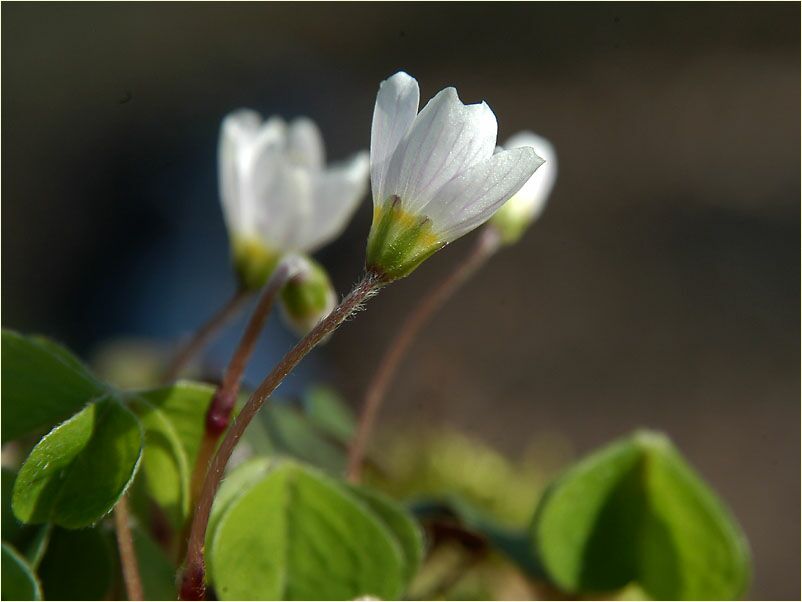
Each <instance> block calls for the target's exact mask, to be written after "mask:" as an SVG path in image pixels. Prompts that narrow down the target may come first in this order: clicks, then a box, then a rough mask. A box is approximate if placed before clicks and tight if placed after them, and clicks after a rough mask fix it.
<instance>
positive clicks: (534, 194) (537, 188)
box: [489, 132, 557, 245]
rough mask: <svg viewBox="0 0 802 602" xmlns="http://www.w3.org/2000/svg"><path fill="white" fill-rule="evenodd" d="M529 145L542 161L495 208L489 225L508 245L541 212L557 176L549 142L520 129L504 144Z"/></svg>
mask: <svg viewBox="0 0 802 602" xmlns="http://www.w3.org/2000/svg"><path fill="white" fill-rule="evenodd" d="M525 146H530V147H532V148H534V149H535V152H537V154H538V156H540V157H542V158H543V159H544V161H545V163H543V165H541V166H540V168H539V169H538V170H537V171H536V172H535V173H534V175H533V176H532V177H531V178H529V180H528V181H527V182H526V183H525V184H524V185H523V187H521V189H520V190H519V191H518V192H516V193H515V194H514V195H513V196H512V198H510V200H508V201H507V202H506V203H504V204H503V205H502V206H501V208H500V209H499V210H498V211H496V213H495V214H494V215H493V217H492V218H490V222H489V223H490V224H492V226H493V227H495V228H496V229H497V230H498V231H499V234H500V235H501V242H502V243H504V244H505V245H511V244H514V243H516V242H518V240H520V238H521V236H523V234H524V232H526V230H527V228H529V226H530V225H532V223H533V222H534V221H535V220H536V219H537V218H538V217H540V214H541V213H542V212H543V208H544V207H545V205H546V201H547V200H548V198H549V195H550V194H551V190H552V188H553V187H554V181H555V179H556V177H557V155H556V153H555V151H554V147H553V146H552V145H551V143H550V142H549V141H548V140H546V139H545V138H542V137H541V136H538V135H537V134H533V133H532V132H520V133H518V134H516V135H515V136H513V137H512V138H510V139H509V140H508V141H507V143H506V144H505V145H504V148H506V149H512V148H520V147H525Z"/></svg>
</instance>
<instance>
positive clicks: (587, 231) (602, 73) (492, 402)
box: [2, 2, 800, 599]
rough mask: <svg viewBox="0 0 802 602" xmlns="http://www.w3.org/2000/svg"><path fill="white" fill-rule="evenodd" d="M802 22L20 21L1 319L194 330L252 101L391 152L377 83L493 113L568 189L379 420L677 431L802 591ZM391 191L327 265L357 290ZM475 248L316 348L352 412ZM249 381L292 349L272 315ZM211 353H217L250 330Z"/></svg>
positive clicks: (6, 104) (344, 12)
mask: <svg viewBox="0 0 802 602" xmlns="http://www.w3.org/2000/svg"><path fill="white" fill-rule="evenodd" d="M799 48H800V7H799V5H798V4H796V3H782V4H772V3H766V2H764V3H759V4H749V3H732V4H730V3H711V4H697V3H689V4H651V3H650V4H636V3H624V4H608V3H605V4H569V3H557V4H540V3H533V4H523V3H522V4H502V3H491V4H483V3H470V4H455V3H448V4H436V3H424V4H403V3H393V4H378V3H377V4H372V3H353V4H351V3H349V4H334V3H329V4H316V3H298V4H287V3H281V4H256V3H244V4H235V3H226V4H216V3H200V4H188V3H186V4H185V3H181V4H169V3H152V4H151V3H149V4H134V3H132V4H94V3H70V4H67V3H63V4H62V3H56V4H48V3H38V2H37V3H4V4H3V6H2V51H3V52H2V68H3V72H2V84H3V96H2V110H3V122H2V123H3V140H2V151H3V163H2V181H3V188H2V192H3V209H2V217H3V220H2V235H3V243H2V251H3V256H2V257H3V258H2V268H3V269H2V285H3V295H2V301H3V309H4V310H5V312H4V315H3V325H4V326H9V327H14V328H18V329H20V330H23V331H28V332H42V333H47V334H50V335H52V336H54V337H56V338H58V339H61V340H62V341H64V342H65V343H66V344H68V345H69V346H71V347H73V348H74V349H76V350H78V351H79V352H81V353H82V354H84V355H88V354H91V353H93V351H94V350H95V349H97V346H98V344H99V343H101V342H102V341H105V340H108V339H110V338H114V337H121V336H126V337H150V338H156V339H158V340H161V341H170V340H173V339H174V338H175V337H176V336H178V335H180V334H182V333H186V332H187V331H188V330H189V329H191V328H192V327H193V326H195V325H197V324H198V323H199V322H200V320H202V319H203V318H204V317H206V316H207V315H208V314H209V313H210V312H211V311H212V310H213V309H214V308H215V307H216V306H217V305H219V304H220V303H221V302H222V301H223V300H224V299H225V298H226V296H227V295H228V294H229V293H230V291H231V288H232V286H233V282H232V278H231V275H230V272H229V270H228V258H227V243H226V238H225V231H224V228H223V223H222V220H221V218H220V210H219V205H218V197H217V188H216V173H215V168H216V144H217V132H218V127H219V122H220V119H221V118H222V116H223V115H224V114H225V113H226V112H227V111H229V110H231V109H234V108H237V107H240V106H249V107H252V108H255V109H257V110H260V111H262V112H263V113H266V114H270V113H280V114H283V115H285V116H288V117H292V116H296V115H302V114H308V115H310V116H312V117H313V118H314V119H316V120H317V121H318V123H319V124H320V126H321V129H322V131H323V133H324V136H325V138H326V141H327V144H328V149H329V155H330V157H332V158H335V159H337V158H343V157H345V156H346V155H348V154H350V153H351V152H353V151H355V150H358V149H360V148H367V146H368V145H369V132H370V119H371V112H372V107H373V102H374V99H375V93H376V90H377V86H378V83H379V81H380V80H381V79H383V78H385V77H387V76H389V75H391V74H392V73H393V72H395V71H396V70H398V69H405V70H407V71H408V72H409V73H411V74H412V75H414V76H415V77H416V78H417V79H418V80H419V82H420V84H421V88H422V97H423V98H422V99H423V100H425V99H428V98H430V97H431V96H432V95H434V94H435V93H436V92H437V91H438V90H439V89H441V88H443V87H445V86H447V85H455V86H456V87H457V88H458V90H459V92H460V95H461V97H462V98H463V100H465V101H466V102H476V101H479V100H482V99H484V100H487V101H488V102H489V104H490V106H491V107H492V108H493V109H494V111H495V112H496V115H497V116H498V119H499V126H500V138H501V139H502V140H504V139H505V138H507V137H508V136H510V135H511V134H513V133H515V132H516V131H518V130H520V129H524V128H527V129H533V130H535V131H537V132H539V133H541V134H543V135H545V136H547V137H548V138H550V139H551V140H552V141H553V142H554V143H555V145H556V147H557V149H558V153H559V157H560V175H559V179H558V183H557V187H556V189H555V192H554V194H553V197H552V200H551V203H550V206H549V207H548V209H547V211H546V212H545V214H544V216H543V218H542V221H541V222H540V223H538V224H537V225H536V227H535V228H533V229H532V231H531V232H529V233H528V235H527V236H526V237H525V239H524V240H523V241H522V242H521V243H520V244H519V245H517V246H516V247H514V248H510V249H508V250H505V251H504V252H503V253H501V254H500V255H499V256H498V257H497V258H495V259H494V260H493V262H492V263H491V264H490V265H488V266H487V267H486V268H485V269H484V270H483V271H482V272H481V273H480V274H479V275H478V276H477V277H476V278H475V279H474V280H473V281H472V282H471V283H469V284H468V286H467V287H466V288H465V290H464V292H463V293H462V294H461V295H459V296H458V297H457V298H455V299H454V300H452V301H451V302H450V303H449V305H448V307H447V308H445V309H444V311H442V313H441V314H440V315H439V316H438V318H437V320H436V322H435V323H433V324H432V325H431V326H430V327H429V328H428V330H427V332H426V333H425V335H424V336H423V337H422V338H421V339H420V340H419V341H418V342H417V344H416V346H415V349H414V351H413V354H412V355H411V357H410V358H409V359H408V361H407V362H406V363H405V366H404V373H403V376H402V378H401V379H400V380H399V382H398V383H397V384H396V386H395V387H394V388H393V390H392V393H391V395H390V397H389V399H388V407H387V408H386V412H385V414H384V418H385V420H386V421H388V422H392V421H394V420H395V421H402V422H405V423H407V424H409V423H413V424H424V423H425V424H436V423H444V424H448V425H453V426H456V427H458V428H461V429H464V430H466V431H467V432H469V433H473V434H475V435H477V436H479V437H482V438H483V439H485V440H487V441H488V442H490V443H491V444H494V445H496V446H498V447H499V448H500V449H502V450H504V451H505V452H507V453H508V454H510V455H511V456H512V457H516V456H517V455H519V454H521V453H522V450H523V449H524V448H525V447H526V446H527V445H528V444H530V443H531V441H532V440H533V439H537V438H538V437H546V436H552V435H554V434H557V435H558V436H560V437H562V438H563V439H564V440H565V441H567V442H569V443H570V445H571V448H572V449H573V451H574V453H576V454H579V453H583V452H585V451H587V450H589V449H592V448H594V447H596V446H598V445H600V444H602V443H603V442H605V441H608V440H609V439H611V438H613V437H615V436H618V435H620V434H623V433H625V432H627V431H629V430H631V429H633V428H636V427H639V426H646V427H651V428H655V429H659V430H664V431H666V432H667V433H668V434H669V435H670V436H671V437H672V438H673V439H674V440H675V441H676V442H677V444H678V445H679V447H680V448H681V449H682V450H683V452H684V453H685V454H686V456H687V457H688V458H689V459H690V461H691V462H692V463H693V464H694V465H695V466H696V467H697V468H698V469H699V470H700V472H701V473H702V474H703V475H704V476H705V477H706V478H707V479H708V481H709V482H710V483H712V485H713V486H714V487H715V488H716V490H717V491H718V492H719V493H720V494H721V496H722V497H723V498H724V499H725V500H727V502H728V503H729V504H730V506H731V507H732V508H733V510H734V512H735V514H736V515H737V517H738V518H739V520H740V521H741V523H742V524H743V526H744V528H745V530H746V532H747V534H748V536H749V539H750V542H751V545H752V548H753V553H754V557H755V563H756V574H755V580H754V585H753V588H752V590H751V592H750V595H751V596H752V597H754V598H758V599H760V598H763V599H766V598H768V599H777V598H798V596H799V595H800V589H799V584H800V513H799V499H800V460H799V458H800V454H799V451H800V430H799V428H800V427H799V425H800V405H799V400H800V388H799V383H800V372H799V366H800V356H799V347H798V333H799V331H800V323H799V315H800V314H799V313H798V312H799V307H800V304H799V291H800V287H799V284H800V281H799V274H800V265H799V255H798V253H799V242H800V241H799V232H800V230H799V225H800V220H799V218H800V214H799V211H800V146H799V138H798V133H799V131H800V110H799V109H800V54H799ZM369 205H370V203H369V201H367V200H366V202H365V204H364V206H363V207H362V208H361V209H360V212H359V213H358V214H357V216H356V217H355V219H354V221H353V223H352V224H351V226H350V227H349V229H348V231H347V232H346V235H345V236H344V237H343V238H341V239H340V240H338V241H337V242H335V243H334V244H332V245H330V246H329V247H327V248H326V249H325V250H323V251H322V252H321V253H320V254H319V258H320V259H321V261H322V262H323V263H324V264H325V265H326V266H328V267H329V268H330V270H331V272H332V274H333V277H334V279H335V281H336V283H337V285H338V288H339V290H340V291H341V292H345V291H346V289H347V288H348V286H349V285H350V284H351V283H352V282H353V281H355V280H356V279H357V277H358V276H359V271H360V268H361V264H362V258H363V248H364V242H365V236H366V233H367V230H368V227H369V222H370V207H369ZM468 245H470V242H469V241H467V240H463V241H459V242H457V243H455V244H454V245H452V246H451V247H449V248H448V249H446V250H445V251H444V252H442V253H440V254H438V255H436V256H435V257H434V258H432V259H431V260H430V261H429V262H427V263H426V264H425V265H424V266H423V267H421V268H420V269H419V270H418V271H417V272H416V273H415V274H414V276H413V277H411V278H409V279H407V280H405V281H402V282H400V283H398V284H396V285H394V286H393V287H391V288H390V289H388V290H386V291H385V292H384V293H383V294H382V295H380V296H379V298H378V299H376V300H375V301H374V302H373V303H372V304H371V307H370V308H369V311H367V312H365V313H364V314H362V315H360V316H359V319H358V320H355V321H353V322H351V323H349V324H348V325H347V327H346V328H344V329H343V330H342V332H341V333H339V334H338V335H337V337H335V338H334V339H333V340H332V342H331V343H330V344H329V345H328V346H326V347H325V348H323V349H322V350H320V351H318V352H316V354H315V355H314V357H312V358H310V361H309V362H307V363H306V364H305V366H304V370H302V371H301V372H300V373H299V374H298V375H297V376H296V377H295V378H294V379H290V381H289V382H288V383H287V387H299V386H302V385H303V383H305V382H307V381H310V380H314V379H318V378H327V379H331V380H333V381H334V382H336V383H337V384H338V385H339V386H340V387H341V389H342V390H343V391H344V393H345V394H346V395H347V396H348V398H349V399H350V400H351V401H352V402H353V403H354V404H356V403H357V401H358V399H359V394H360V393H361V391H362V390H363V387H364V385H365V383H366V381H367V379H368V378H369V376H370V372H371V369H372V368H373V367H374V366H375V363H376V361H377V356H378V354H379V353H380V352H381V351H382V349H383V347H384V345H385V343H386V342H387V340H388V338H389V336H390V335H391V332H390V327H392V326H393V325H394V324H396V323H397V321H399V320H400V319H401V317H402V316H403V315H404V312H405V311H406V310H407V308H409V307H410V305H411V304H412V303H413V302H414V301H415V299H416V298H417V297H418V296H419V295H420V294H422V293H423V292H424V291H425V290H426V289H427V288H428V287H429V286H431V285H432V284H433V283H434V282H435V281H436V280H437V279H438V278H439V277H440V276H441V275H443V274H444V273H446V272H447V270H448V269H449V268H450V266H452V265H454V263H455V262H456V261H457V260H458V259H459V257H460V256H461V255H462V254H463V253H465V251H466V249H467V247H468ZM270 328H271V333H270V334H269V336H268V337H266V338H265V341H263V342H262V349H260V354H261V355H260V356H259V357H258V358H257V361H256V362H255V365H254V366H253V367H252V370H251V372H250V379H252V380H255V379H256V378H258V377H259V375H260V374H262V373H264V371H265V370H266V368H267V367H268V365H269V363H270V362H271V361H272V360H273V359H274V358H275V357H277V356H278V354H280V353H281V352H282V351H283V350H284V349H286V347H287V345H289V343H290V342H291V341H292V337H291V336H290V335H289V334H288V333H286V332H285V331H284V330H283V328H282V326H281V324H280V322H279V321H277V320H273V322H272V323H271V326H270ZM232 330H233V332H231V333H229V334H228V335H227V336H226V337H225V338H224V339H223V340H222V341H221V342H220V343H219V344H218V345H216V346H215V347H214V349H213V350H212V352H211V355H210V361H211V362H213V363H214V362H217V365H221V364H222V363H223V362H224V361H225V358H226V353H227V352H228V350H230V348H231V344H232V343H233V339H234V338H236V329H232Z"/></svg>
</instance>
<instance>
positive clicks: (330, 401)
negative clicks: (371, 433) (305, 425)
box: [303, 386, 356, 443]
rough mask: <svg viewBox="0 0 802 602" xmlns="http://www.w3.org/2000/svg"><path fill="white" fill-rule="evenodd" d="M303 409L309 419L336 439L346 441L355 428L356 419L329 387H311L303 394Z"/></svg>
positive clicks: (349, 438) (349, 439)
mask: <svg viewBox="0 0 802 602" xmlns="http://www.w3.org/2000/svg"><path fill="white" fill-rule="evenodd" d="M303 405H304V411H305V413H306V415H307V417H308V418H309V421H310V422H311V423H312V424H313V425H314V426H316V427H317V428H318V429H320V430H321V431H322V432H324V433H327V434H329V435H331V436H332V437H334V438H335V439H337V440H338V441H341V442H345V443H348V442H350V441H351V436H352V435H353V434H354V431H355V430H356V419H355V418H354V413H353V412H352V411H351V408H349V407H348V406H347V405H346V404H345V402H344V401H343V399H342V397H340V396H339V395H338V394H337V392H336V391H335V390H334V389H331V388H329V387H322V386H318V387H312V388H310V389H309V390H308V391H306V393H305V394H304V396H303Z"/></svg>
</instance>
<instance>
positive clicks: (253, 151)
mask: <svg viewBox="0 0 802 602" xmlns="http://www.w3.org/2000/svg"><path fill="white" fill-rule="evenodd" d="M286 146H287V124H286V122H285V121H284V120H283V119H282V118H281V117H271V118H270V119H268V120H267V121H265V122H264V123H263V124H262V126H261V127H260V128H259V129H258V130H257V131H256V132H255V133H254V134H253V135H252V136H251V137H250V139H249V140H248V143H247V144H246V145H245V146H244V148H243V149H242V151H241V152H240V164H241V165H240V168H241V169H242V170H243V172H244V173H245V174H246V175H247V174H250V173H252V172H253V169H254V165H255V164H256V162H257V161H258V160H259V159H260V158H261V157H262V156H263V155H265V154H266V153H267V154H272V153H276V152H284V149H285V148H286Z"/></svg>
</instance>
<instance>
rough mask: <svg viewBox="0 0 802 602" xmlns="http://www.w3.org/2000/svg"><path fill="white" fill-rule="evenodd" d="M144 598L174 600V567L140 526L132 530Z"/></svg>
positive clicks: (176, 594)
mask: <svg viewBox="0 0 802 602" xmlns="http://www.w3.org/2000/svg"><path fill="white" fill-rule="evenodd" d="M132 533H133V538H134V548H135V550H136V556H137V560H138V561H139V576H140V577H141V579H142V590H143V592H144V594H145V600H175V599H176V598H177V597H178V593H177V592H178V589H177V587H176V569H175V567H174V566H173V565H172V563H171V562H170V560H169V559H168V558H167V554H165V552H164V550H162V549H161V548H160V547H159V546H158V544H157V543H156V542H155V541H153V540H152V539H151V538H150V536H149V535H148V534H147V533H145V531H144V530H142V529H140V528H134V529H133V530H132Z"/></svg>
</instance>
